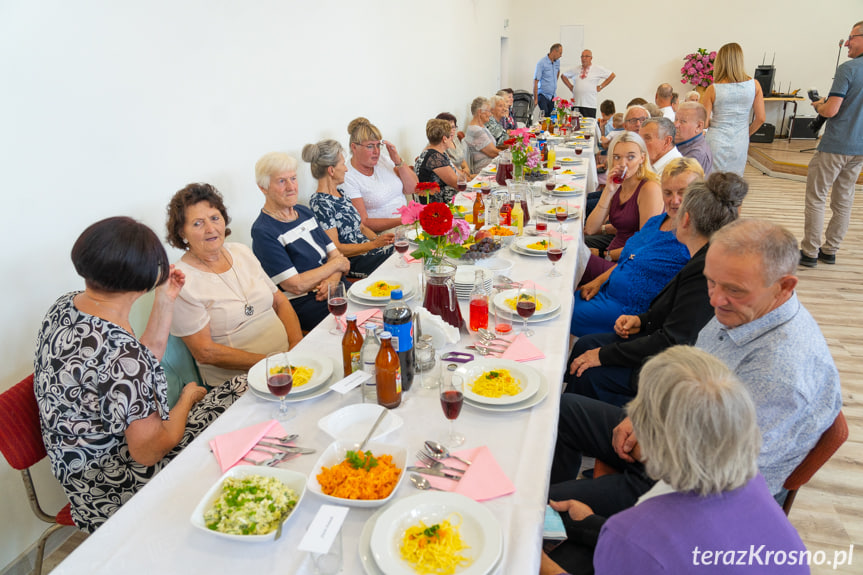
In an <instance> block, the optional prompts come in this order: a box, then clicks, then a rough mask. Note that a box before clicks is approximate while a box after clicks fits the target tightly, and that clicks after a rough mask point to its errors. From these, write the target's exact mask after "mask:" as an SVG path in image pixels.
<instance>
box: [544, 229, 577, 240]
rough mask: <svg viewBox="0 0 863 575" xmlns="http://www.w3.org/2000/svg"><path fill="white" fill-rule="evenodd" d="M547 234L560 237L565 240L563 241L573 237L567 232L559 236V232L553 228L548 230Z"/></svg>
mask: <svg viewBox="0 0 863 575" xmlns="http://www.w3.org/2000/svg"><path fill="white" fill-rule="evenodd" d="M548 235H550V236H551V237H553V238H562V239H563V241H565V242H568V241H570V240H572V239H573V237H572V236H571V235H569V234H563V236H561V235H560V232H555V231H553V230H549V231H548Z"/></svg>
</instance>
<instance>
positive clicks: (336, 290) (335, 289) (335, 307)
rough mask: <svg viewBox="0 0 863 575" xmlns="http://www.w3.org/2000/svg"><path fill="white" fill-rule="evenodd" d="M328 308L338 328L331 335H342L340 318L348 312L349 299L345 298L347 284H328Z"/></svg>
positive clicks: (332, 330)
mask: <svg viewBox="0 0 863 575" xmlns="http://www.w3.org/2000/svg"><path fill="white" fill-rule="evenodd" d="M327 308H328V309H329V310H330V313H331V314H333V320H334V321H335V322H336V326H335V327H334V328H333V329H331V330H330V335H341V333H342V331H341V329H340V326H339V318H340V317H341V316H343V315H345V312H346V311H348V298H347V297H346V296H345V284H343V283H342V282H338V283H329V284H327Z"/></svg>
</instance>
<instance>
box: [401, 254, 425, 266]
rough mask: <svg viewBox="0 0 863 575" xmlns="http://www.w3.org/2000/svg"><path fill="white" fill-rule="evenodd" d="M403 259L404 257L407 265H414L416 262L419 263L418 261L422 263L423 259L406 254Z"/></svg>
mask: <svg viewBox="0 0 863 575" xmlns="http://www.w3.org/2000/svg"><path fill="white" fill-rule="evenodd" d="M402 257H403V258H404V259H405V261H406V262H407V263H409V264H412V263H414V262H418V261H420V259H421V258H415V257H411V255H410V254H405V255H403V256H402Z"/></svg>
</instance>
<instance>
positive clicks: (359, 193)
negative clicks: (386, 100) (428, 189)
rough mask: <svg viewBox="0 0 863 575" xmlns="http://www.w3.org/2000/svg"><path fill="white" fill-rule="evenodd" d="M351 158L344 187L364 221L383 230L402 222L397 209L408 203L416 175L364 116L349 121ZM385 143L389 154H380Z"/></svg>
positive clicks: (377, 229) (378, 230)
mask: <svg viewBox="0 0 863 575" xmlns="http://www.w3.org/2000/svg"><path fill="white" fill-rule="evenodd" d="M348 135H349V136H350V141H351V144H350V145H351V161H350V163H349V164H348V173H347V174H346V175H345V182H344V184H342V191H344V193H345V196H346V197H347V198H348V199H349V200H351V203H353V204H354V207H355V208H356V209H357V211H358V212H359V213H360V218H362V223H363V224H364V225H366V226H368V227H369V228H371V229H372V230H374V231H376V232H378V233H380V232H383V231H385V230H388V229H390V228H394V227H396V226H398V225H400V224H401V217H400V216H399V215H398V212H397V211H396V210H398V209H399V208H400V207H402V206H406V205H407V201H406V200H405V196H411V195H412V194H413V193H414V188H415V187H416V185H417V181H418V180H417V175H416V174H415V173H414V172H413V170H411V168H410V165H408V164H407V163H405V161H404V160H403V159H402V157H401V156H400V155H399V152H398V150H396V147H395V146H394V145H393V144H392V143H390V142H387V141H386V140H383V139H382V137H381V131H380V130H378V129H377V127H376V126H375V125H374V124H372V123H371V122H369V121H368V120H367V119H365V118H362V117H360V118H356V119H354V120H352V121H351V123H350V124H348ZM382 146H385V147H386V149H387V153H386V154H381V147H382Z"/></svg>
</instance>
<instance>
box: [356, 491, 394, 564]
mask: <svg viewBox="0 0 863 575" xmlns="http://www.w3.org/2000/svg"><path fill="white" fill-rule="evenodd" d="M386 510H387V508H386V507H383V508H381V509H378V510H377V511H375V512H374V513H373V514H372V516H371V517H369V518H368V519H367V520H366V522H365V523H363V530H362V531H361V532H360V544H359V552H360V563H362V565H363V569H364V570H365V572H366V575H386V573H384V572H383V571H381V570H380V569H379V568H378V564H377V563H375V559H374V557H372V530H373V529H374V527H375V523H376V522H377V520H378V518H379V517H380V516H381V513H383V512H384V511H386Z"/></svg>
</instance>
